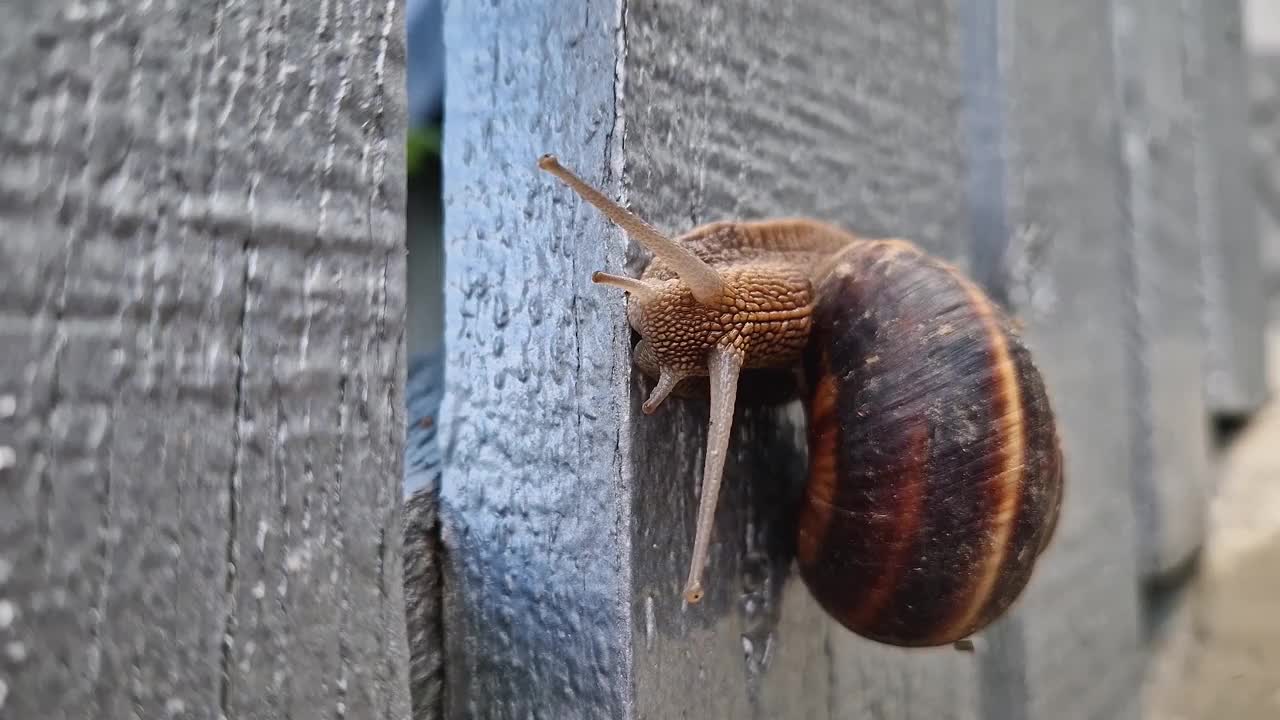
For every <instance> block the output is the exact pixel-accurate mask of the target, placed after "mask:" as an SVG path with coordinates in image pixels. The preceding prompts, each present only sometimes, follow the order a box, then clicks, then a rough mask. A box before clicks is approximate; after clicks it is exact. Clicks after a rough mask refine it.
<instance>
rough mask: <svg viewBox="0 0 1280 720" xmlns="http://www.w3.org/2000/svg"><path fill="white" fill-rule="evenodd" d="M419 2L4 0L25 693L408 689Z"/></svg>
mask: <svg viewBox="0 0 1280 720" xmlns="http://www.w3.org/2000/svg"><path fill="white" fill-rule="evenodd" d="M400 27H401V18H400V17H399V14H398V4H397V3H385V2H345V1H342V0H333V1H331V2H325V3H286V2H275V1H272V0H262V1H260V2H212V1H193V2H176V1H174V2H160V1H158V0H157V1H155V2H142V1H136V2H130V1H123V0H121V1H117V2H105V3H92V4H83V3H71V2H43V1H36V0H16V1H14V2H6V3H5V4H4V5H3V7H2V8H0V87H3V88H5V92H4V93H0V157H3V158H4V160H3V162H2V163H0V226H3V227H4V229H5V230H4V233H3V235H0V649H2V650H3V653H2V654H0V717H5V718H42V719H44V718H48V719H49V720H56V719H58V718H81V717H101V718H123V717H134V716H138V717H152V718H158V717H172V718H209V719H216V718H219V717H226V718H236V717H241V718H244V717H254V718H282V717H344V716H345V717H352V718H404V717H406V716H407V715H408V712H409V707H408V677H407V670H406V666H407V651H406V647H405V629H404V628H405V625H404V603H403V598H402V589H401V588H402V564H401V554H400V547H401V541H400V532H401V518H400V510H399V499H400V495H399V492H400V490H399V488H400V481H401V468H402V455H401V452H402V447H403V437H404V411H403V382H404V381H403V376H404V351H403V327H404V319H403V314H404V281H403V277H404V250H403V242H404V239H403V238H404V226H403V224H404V187H403V185H404V181H403V179H402V175H403V173H402V172H400V171H398V170H397V168H400V167H402V166H403V163H404V159H403V149H402V148H403V141H402V140H401V139H400V138H402V137H403V132H404V98H403V91H402V90H400V89H399V88H401V87H402V86H403V74H402V67H403V56H404V48H403V46H402V41H401V39H400V38H401V32H400ZM357 79H358V80H357Z"/></svg>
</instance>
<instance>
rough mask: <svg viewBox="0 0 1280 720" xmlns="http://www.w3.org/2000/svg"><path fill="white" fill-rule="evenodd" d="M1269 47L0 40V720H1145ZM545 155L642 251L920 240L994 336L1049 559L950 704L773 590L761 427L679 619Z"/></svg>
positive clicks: (772, 503)
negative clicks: (1043, 471) (682, 239)
mask: <svg viewBox="0 0 1280 720" xmlns="http://www.w3.org/2000/svg"><path fill="white" fill-rule="evenodd" d="M1246 9H1250V10H1251V12H1250V13H1249V14H1248V18H1249V22H1248V23H1246V21H1245V17H1246V13H1245V10H1246ZM1276 15H1277V11H1275V10H1273V9H1271V8H1270V7H1268V6H1267V5H1266V3H1265V2H1262V1H1259V2H1256V3H1254V5H1251V6H1249V8H1245V7H1242V6H1241V5H1240V3H1239V2H1237V1H1236V0H1221V1H1211V0H1176V1H1173V2H1170V1H1167V0H1080V1H1078V2H1074V3H1064V2H1060V1H1059V0H1021V1H1020V2H1015V0H973V1H965V2H962V1H961V0H906V1H901V0H892V1H891V0H874V1H872V2H863V3H844V2H837V1H836V0H795V1H794V2H783V3H779V2H774V1H771V0H746V1H744V2H737V3H725V2H718V1H717V2H710V3H705V2H704V3H696V2H692V1H691V0H502V1H500V2H498V1H495V2H489V3H480V2H460V1H457V0H454V1H452V2H449V3H440V2H434V1H433V0H423V1H422V2H419V1H418V0H408V2H407V3H406V4H401V3H399V2H396V1H395V0H392V1H390V2H382V1H380V0H326V1H325V2H319V3H296V2H288V1H287V0H196V1H193V2H172V1H169V2H166V1H164V0H104V1H100V2H78V1H73V0H57V1H54V2H36V1H35V0H14V1H13V2H7V3H5V4H4V5H3V6H0V90H3V92H2V93H0V103H2V105H0V108H2V109H3V112H0V372H2V373H3V374H2V375H0V649H2V650H3V653H0V718H4V719H5V720H7V719H8V718H10V717H12V718H18V719H20V720H26V719H27V718H38V719H42V718H72V717H95V718H97V717H102V718H115V717H120V718H125V717H132V716H137V717H173V718H211V719H213V718H227V719H228V720H230V719H232V718H241V717H242V718H259V717H261V718H268V717H308V718H310V717H322V716H335V717H357V718H375V717H376V718H404V717H408V716H409V715H410V713H411V712H412V715H413V717H415V718H420V719H423V720H425V719H427V718H437V717H447V718H467V717H476V718H480V717H486V718H487V717H494V718H506V717H511V718H514V717H521V718H527V717H546V718H577V717H583V718H604V717H634V718H673V717H694V716H696V717H708V718H710V717H726V718H730V717H731V718H748V717H758V718H788V717H806V718H809V717H813V718H895V719H896V718H904V719H909V718H929V719H934V718H961V719H964V718H974V719H977V718H982V719H983V720H987V719H992V720H999V719H1001V718H1010V719H1012V718H1037V719H1042V718H1043V719H1047V720H1054V719H1056V718H1063V719H1068V718H1070V719H1072V720H1074V719H1076V718H1137V717H1139V716H1141V715H1142V714H1143V713H1144V711H1150V709H1151V707H1153V705H1144V697H1143V692H1142V688H1143V684H1144V679H1145V678H1146V677H1148V676H1149V675H1151V673H1152V668H1153V666H1154V665H1155V664H1156V660H1157V659H1158V658H1159V656H1160V653H1161V652H1163V650H1162V648H1163V647H1164V645H1165V642H1166V640H1167V638H1168V635H1169V633H1171V632H1174V631H1173V630H1171V629H1170V628H1173V627H1176V626H1178V623H1177V622H1174V621H1172V620H1171V618H1174V617H1175V616H1177V614H1178V613H1177V612H1176V611H1175V610H1173V609H1174V608H1177V607H1180V602H1179V598H1182V597H1184V596H1185V595H1186V593H1187V592H1188V590H1187V588H1189V587H1192V586H1193V585H1194V578H1196V577H1197V576H1198V575H1199V569H1198V567H1199V565H1198V558H1200V557H1201V556H1202V555H1203V554H1204V552H1205V548H1206V543H1207V542H1208V540H1207V538H1209V537H1210V535H1209V533H1210V529H1211V528H1212V523H1211V521H1210V515H1211V513H1210V508H1211V505H1212V503H1213V501H1214V498H1215V497H1216V495H1217V494H1218V490H1219V488H1220V487H1221V485H1222V482H1221V478H1222V476H1223V468H1224V466H1225V465H1229V463H1225V462H1224V458H1225V457H1226V455H1224V453H1229V452H1231V447H1232V441H1233V438H1236V437H1239V432H1240V430H1241V428H1245V427H1246V426H1247V425H1249V423H1250V421H1251V419H1252V418H1254V417H1255V416H1256V415H1257V413H1258V412H1259V410H1260V409H1262V408H1264V406H1265V405H1266V403H1267V401H1268V399H1269V387H1268V378H1267V353H1266V345H1265V342H1264V340H1265V337H1266V321H1267V307H1266V303H1267V299H1268V297H1269V296H1270V297H1274V296H1275V293H1274V290H1275V289H1276V288H1277V278H1280V190H1277V188H1280V181H1277V179H1276V178H1280V170H1277V167H1280V161H1278V160H1277V159H1276V158H1280V140H1277V138H1278V137H1280V134H1277V133H1278V132H1280V60H1277V58H1280V18H1277V17H1275V16H1276ZM1246 30H1247V32H1246ZM406 38H407V42H406ZM1246 38H1249V39H1250V40H1251V41H1252V42H1253V45H1254V47H1255V48H1257V52H1258V53H1259V55H1258V57H1257V58H1255V59H1254V61H1252V62H1250V59H1249V57H1248V55H1247V53H1246V48H1245V39H1246ZM406 67H407V68H408V69H409V77H408V84H407V86H406V85H405V82H404V80H405V78H404V72H405V69H406ZM1250 93H1252V103H1251V99H1250ZM441 123H442V124H443V133H441ZM406 126H407V129H408V131H409V132H408V135H407V137H408V142H407V144H406V143H405V138H406ZM1251 126H1252V135H1251V133H1250V130H1251ZM1250 142H1252V145H1253V147H1252V149H1251V148H1250ZM544 152H555V153H557V154H558V155H560V156H561V157H562V158H563V159H565V160H566V163H567V164H570V165H572V166H573V167H575V168H577V169H579V170H580V171H581V172H582V173H583V175H584V176H585V177H586V178H587V179H588V180H589V181H590V182H592V183H593V184H595V185H597V186H601V187H603V188H605V189H606V191H607V192H608V193H610V194H612V195H614V196H617V197H621V198H623V199H624V200H625V202H626V203H627V204H629V205H630V206H631V207H633V208H634V209H636V210H637V211H639V212H640V213H641V214H643V215H644V216H645V217H647V218H648V219H650V220H651V221H652V222H654V223H655V224H656V225H658V226H659V227H661V228H664V229H668V230H672V231H674V230H679V229H684V228H688V227H691V226H693V225H694V224H697V223H701V222H707V221H711V220H715V219H722V218H741V219H749V218H762V217H769V216H777V215H796V214H806V215H813V216H816V217H820V218H824V219H827V220H831V221H834V222H837V223H839V224H842V225H844V226H846V227H848V228H850V229H851V230H854V231H857V232H860V233H865V234H869V235H876V234H894V235H903V236H907V237H910V238H912V239H915V240H917V241H918V242H920V243H922V244H923V245H925V246H926V247H928V248H929V249H930V250H932V251H934V252H937V253H940V254H943V255H945V256H947V257H949V258H951V259H953V260H955V261H956V262H957V263H959V264H960V265H961V266H962V267H964V268H966V269H967V270H968V271H970V272H971V273H972V274H973V275H974V276H975V277H977V278H978V279H979V280H980V281H981V282H982V283H983V284H984V286H985V287H986V288H987V289H988V290H989V291H990V292H991V293H992V294H993V295H994V296H995V297H996V298H998V299H999V300H1000V301H1001V302H1002V303H1005V304H1006V305H1008V306H1009V307H1010V308H1011V309H1012V310H1013V312H1015V313H1016V314H1017V315H1018V316H1019V317H1020V318H1021V319H1022V321H1023V322H1024V323H1025V325H1026V333H1027V337H1028V339H1029V342H1030V344H1031V345H1032V346H1033V350H1034V351H1035V352H1036V353H1037V355H1038V357H1040V358H1041V364H1042V365H1043V369H1044V372H1045V375H1046V379H1047V381H1048V383H1049V389H1050V393H1051V395H1052V396H1053V399H1054V403H1055V406H1056V408H1057V410H1058V413H1059V415H1060V418H1061V422H1062V431H1063V435H1064V443H1065V451H1066V458H1067V473H1068V483H1069V485H1068V492H1067V496H1066V507H1065V508H1064V515H1063V518H1062V523H1061V525H1060V527H1059V530H1058V534H1057V538H1056V540H1055V542H1054V544H1053V545H1052V546H1051V550H1050V551H1049V552H1048V554H1047V555H1046V556H1045V559H1044V560H1043V562H1042V565H1041V567H1040V569H1039V571H1038V573H1037V576H1036V578H1035V579H1034V581H1033V583H1032V585H1031V587H1030V588H1029V590H1028V592H1027V594H1026V595H1025V596H1024V598H1023V600H1022V601H1021V602H1020V603H1019V604H1018V606H1017V608H1016V610H1015V612H1013V613H1012V614H1011V615H1010V616H1009V617H1008V618H1006V619H1004V620H1002V621H1001V622H1000V623H998V624H997V625H996V626H995V627H993V628H992V629H991V630H989V631H988V632H986V633H984V634H983V636H982V637H981V639H980V643H979V647H978V651H977V652H976V653H973V654H965V653H957V652H955V651H953V650H950V649H948V650H937V651H906V650H898V649H893V648H888V647H884V646H879V645H876V644H874V643H871V642H867V641H863V640H860V639H858V638H854V637H851V636H850V635H849V634H848V633H846V632H844V631H842V630H840V629H839V628H838V627H837V626H835V625H834V624H832V623H831V622H830V621H828V620H827V619H826V618H825V616H824V615H823V614H822V613H821V612H820V611H819V609H818V608H817V607H816V605H815V603H814V602H813V601H812V600H811V599H810V598H809V597H808V595H807V593H806V591H805V590H804V588H803V587H802V586H801V584H800V583H799V582H798V581H796V579H795V578H794V577H793V576H792V574H791V572H790V567H791V558H790V555H789V550H788V547H789V540H788V534H789V530H790V525H789V518H787V517H785V515H783V514H781V513H780V512H779V508H780V507H783V506H785V503H784V502H781V498H782V495H783V494H784V493H785V490H786V488H785V486H782V485H779V483H778V482H777V480H776V478H778V477H790V476H795V475H797V474H798V473H800V472H802V470H803V463H804V455H803V451H802V447H801V443H800V442H799V440H800V438H801V437H802V435H801V430H802V421H801V419H800V418H799V417H798V415H797V412H796V408H795V407H788V408H783V409H778V410H759V411H753V412H750V413H747V414H746V417H745V418H744V420H743V421H742V423H741V425H740V427H739V428H738V429H737V430H736V433H737V438H736V440H735V442H734V447H735V451H734V452H735V453H736V455H735V456H734V457H733V458H732V459H731V462H730V474H729V477H728V480H727V483H726V485H727V487H726V489H725V491H724V497H723V499H722V503H721V510H720V514H719V518H718V521H717V534H716V540H715V548H714V550H713V562H712V577H710V578H709V582H708V587H709V590H710V593H709V595H708V597H707V599H706V600H705V601H704V603H703V604H702V605H701V606H699V607H697V608H695V609H687V608H684V607H682V606H681V604H680V602H679V593H678V591H679V583H680V581H681V579H682V577H683V569H684V568H685V567H686V565H687V559H688V558H687V555H686V553H687V552H688V545H689V538H690V537H691V535H692V525H693V522H692V521H693V511H694V510H693V508H694V504H695V502H696V496H695V491H696V489H695V483H694V479H695V477H696V468H697V467H698V465H699V459H700V453H701V448H702V446H703V437H702V435H703V433H704V430H703V424H704V420H705V411H704V409H702V408H699V407H698V406H697V405H696V404H694V403H688V404H686V403H681V402H676V403H672V404H671V405H670V406H669V407H667V408H665V409H664V411H663V415H662V416H660V417H653V418H650V417H645V416H643V415H642V414H640V413H639V412H637V409H638V406H639V402H640V400H641V399H642V398H643V396H644V393H645V390H646V389H647V388H646V384H645V382H644V381H642V380H641V379H639V378H638V377H636V374H635V373H633V371H632V369H631V365H630V347H629V345H630V338H629V331H628V328H627V326H626V324H625V319H624V317H623V313H622V304H621V302H619V301H618V298H617V296H616V294H613V293H602V292H599V291H598V289H597V288H595V287H593V286H592V285H591V284H590V282H589V276H590V273H591V271H592V270H597V269H606V270H612V271H615V272H627V271H635V270H636V269H637V268H638V267H639V264H640V262H641V260H642V257H641V256H640V254H639V253H637V252H636V251H635V250H634V249H633V248H631V247H629V245H628V244H627V242H626V240H625V238H624V237H623V236H622V235H621V234H620V233H618V232H617V231H616V229H614V228H612V227H610V226H608V225H607V224H605V223H604V222H602V221H601V220H600V219H599V218H598V217H596V215H595V214H594V213H592V212H591V211H589V210H587V209H584V208H582V207H579V205H578V204H577V203H573V202H566V201H565V200H564V198H563V196H562V195H557V194H556V190H557V188H556V186H555V185H554V184H553V183H551V182H549V181H548V180H547V178H546V177H544V176H541V175H539V174H538V173H537V172H536V170H535V167H534V161H535V159H536V158H537V157H538V156H539V155H540V154H542V153H544ZM400 168H406V170H407V175H408V177H407V183H406V177H405V172H403V171H401V170H400ZM1258 198H1260V199H1261V203H1258V202H1257V199H1258ZM1258 208H1261V212H1259V210H1258ZM406 219H407V224H408V232H407V233H406V229H405V228H406ZM406 248H407V250H408V255H407V262H406V256H405V254H404V253H405V250H406ZM406 308H407V312H406ZM406 354H407V355H408V358H407V362H406V357H405V356H406ZM402 531H403V542H404V548H403V552H402V547H401V544H402ZM402 588H403V592H402ZM410 697H411V698H412V701H411V700H410ZM411 706H412V710H411V709H410V708H411ZM1210 709H1212V708H1210ZM1259 717H1261V716H1259Z"/></svg>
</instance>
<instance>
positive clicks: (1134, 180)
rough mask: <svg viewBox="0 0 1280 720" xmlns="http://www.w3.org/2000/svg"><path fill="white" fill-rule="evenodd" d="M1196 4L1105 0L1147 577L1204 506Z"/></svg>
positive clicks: (1192, 547) (1200, 532)
mask: <svg viewBox="0 0 1280 720" xmlns="http://www.w3.org/2000/svg"><path fill="white" fill-rule="evenodd" d="M1200 2H1201V0H1180V2H1174V3H1171V2H1167V1H1166V0H1114V8H1115V34H1116V52H1117V88H1116V91H1117V92H1116V99H1117V106H1118V107H1119V108H1120V111H1121V113H1122V125H1123V129H1122V140H1121V145H1122V148H1123V162H1124V165H1123V168H1124V179H1125V182H1124V198H1125V202H1126V205H1127V208H1126V210H1127V215H1128V219H1129V225H1128V241H1129V243H1128V247H1127V249H1128V253H1127V254H1126V260H1127V263H1126V266H1127V270H1128V275H1127V277H1126V278H1125V285H1126V287H1127V289H1128V298H1127V299H1128V303H1127V305H1128V307H1129V310H1130V313H1131V314H1130V323H1131V325H1130V327H1129V337H1128V343H1127V347H1128V349H1129V352H1130V354H1131V357H1130V362H1131V363H1132V365H1131V373H1132V376H1131V383H1132V388H1133V393H1134V400H1135V407H1134V413H1133V415H1132V419H1133V425H1132V427H1131V432H1132V437H1133V450H1134V459H1133V462H1134V465H1133V473H1132V476H1131V477H1132V482H1133V491H1134V504H1135V508H1136V510H1137V516H1136V520H1137V531H1138V532H1137V540H1138V560H1139V568H1140V570H1141V571H1142V572H1143V574H1144V575H1145V576H1147V577H1154V576H1160V575H1164V574H1167V573H1169V572H1171V571H1173V570H1175V569H1177V568H1179V567H1181V566H1182V565H1183V564H1184V563H1185V562H1187V561H1188V560H1189V559H1190V558H1191V557H1192V556H1193V555H1194V554H1195V553H1196V552H1197V551H1198V550H1199V548H1200V546H1201V545H1202V543H1203V542H1204V534H1205V528H1206V520H1207V510H1208V490H1209V486H1210V475H1209V432H1208V430H1209V418H1208V411H1207V408H1206V406H1205V399H1204V393H1203V392H1202V391H1201V388H1203V384H1204V377H1205V375H1204V345H1203V343H1204V332H1203V327H1204V326H1203V312H1202V310H1203V305H1202V303H1201V298H1202V297H1203V295H1202V292H1201V272H1200V268H1201V265H1200V239H1201V237H1200V232H1199V227H1200V226H1199V213H1198V212H1197V210H1198V208H1197V203H1196V198H1197V185H1196V183H1197V177H1196V171H1197V167H1196V160H1197V157H1196V144H1197V142H1198V141H1199V139H1198V138H1197V136H1196V134H1195V132H1194V129H1195V118H1194V116H1193V114H1192V108H1191V102H1190V98H1188V97H1187V92H1186V90H1187V87H1188V77H1187V63H1186V54H1187V53H1186V50H1187V34H1188V33H1189V32H1192V31H1193V28H1192V26H1191V25H1190V23H1189V22H1188V20H1189V18H1190V16H1193V14H1195V13H1198V7H1199V5H1200ZM1188 11H1189V12H1188Z"/></svg>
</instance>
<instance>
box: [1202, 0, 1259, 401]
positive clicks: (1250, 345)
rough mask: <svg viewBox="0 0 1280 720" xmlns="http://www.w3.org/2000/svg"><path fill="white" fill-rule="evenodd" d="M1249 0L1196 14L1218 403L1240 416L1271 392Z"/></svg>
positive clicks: (1213, 381) (1210, 328)
mask: <svg viewBox="0 0 1280 720" xmlns="http://www.w3.org/2000/svg"><path fill="white" fill-rule="evenodd" d="M1240 5H1241V4H1240V0H1221V1H1220V2H1209V1H1208V0H1204V1H1203V2H1201V3H1200V4H1198V5H1196V6H1195V9H1196V12H1195V13H1194V14H1193V16H1191V17H1189V19H1188V22H1189V24H1190V26H1191V27H1192V28H1193V31H1192V33H1191V37H1190V41H1191V42H1190V43H1189V51H1190V57H1189V60H1188V63H1189V66H1190V69H1191V73H1192V83H1193V87H1192V92H1193V93H1194V99H1195V110H1196V118H1195V119H1196V131H1197V133H1198V135H1199V137H1200V138H1201V142H1200V144H1199V149H1200V153H1201V154H1200V157H1199V162H1198V166H1199V167H1198V170H1199V178H1200V184H1199V196H1200V205H1199V212H1200V216H1201V232H1202V233H1203V236H1202V241H1201V252H1202V258H1201V262H1202V263H1203V270H1202V272H1203V275H1204V279H1203V281H1204V292H1205V300H1204V301H1205V309H1204V313H1205V319H1204V322H1205V337H1206V340H1207V343H1206V344H1207V347H1208V356H1207V358H1206V362H1207V367H1206V370H1207V375H1206V388H1207V393H1208V395H1207V397H1208V403H1209V408H1210V409H1211V410H1213V411H1215V412H1217V413H1219V414H1221V415H1227V416H1238V415H1243V414H1247V413H1249V412H1251V411H1253V410H1256V409H1257V408H1258V407H1259V406H1260V405H1261V404H1262V403H1263V402H1264V401H1265V400H1266V398H1267V393H1268V390H1267V378H1266V349H1265V346H1264V338H1263V332H1264V330H1265V325H1266V301H1265V297H1264V291H1263V286H1264V285H1263V269H1262V254H1261V249H1260V240H1259V236H1258V218H1257V204H1256V197H1255V195H1254V192H1253V185H1252V183H1251V182H1250V156H1249V144H1248V142H1247V140H1246V138H1247V137H1248V132H1249V116H1248V107H1249V106H1248V82H1249V77H1248V74H1247V63H1248V58H1247V57H1246V54H1245V49H1244V38H1243V35H1244V28H1243V19H1242V12H1241V6H1240Z"/></svg>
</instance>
